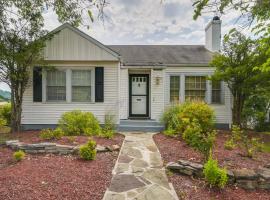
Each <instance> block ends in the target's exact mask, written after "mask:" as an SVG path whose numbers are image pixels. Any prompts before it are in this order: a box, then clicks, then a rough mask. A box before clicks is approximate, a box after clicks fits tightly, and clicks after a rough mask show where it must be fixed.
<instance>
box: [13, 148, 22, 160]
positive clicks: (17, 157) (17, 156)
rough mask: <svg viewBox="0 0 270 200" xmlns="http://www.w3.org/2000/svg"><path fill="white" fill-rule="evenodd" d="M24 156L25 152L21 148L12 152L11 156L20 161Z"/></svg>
mask: <svg viewBox="0 0 270 200" xmlns="http://www.w3.org/2000/svg"><path fill="white" fill-rule="evenodd" d="M24 157H25V153H24V152H23V151H21V150H20V151H16V152H14V153H13V158H14V159H15V160H16V161H21V160H22V159H24Z"/></svg>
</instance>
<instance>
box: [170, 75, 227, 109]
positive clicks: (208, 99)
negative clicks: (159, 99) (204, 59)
mask: <svg viewBox="0 0 270 200" xmlns="http://www.w3.org/2000/svg"><path fill="white" fill-rule="evenodd" d="M212 74H213V73H192V72H186V73H168V75H169V76H168V77H169V78H168V81H169V82H170V77H171V76H179V77H180V83H179V84H180V92H179V95H180V96H179V99H180V103H182V102H185V77H186V76H206V77H209V76H211V75H212ZM168 86H169V87H170V84H168ZM224 87H225V86H224V82H223V81H221V94H220V95H221V103H215V104H212V84H211V81H210V80H206V91H205V92H206V94H205V102H206V103H207V104H210V105H215V106H219V105H221V106H223V105H224V104H225V99H224V98H225V95H224V91H225V88H224ZM168 89H170V88H168ZM169 103H170V100H169Z"/></svg>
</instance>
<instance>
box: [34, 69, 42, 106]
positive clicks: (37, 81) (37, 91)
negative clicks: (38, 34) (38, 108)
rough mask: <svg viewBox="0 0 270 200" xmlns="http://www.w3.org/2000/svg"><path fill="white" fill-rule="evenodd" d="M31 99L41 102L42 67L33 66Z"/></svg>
mask: <svg viewBox="0 0 270 200" xmlns="http://www.w3.org/2000/svg"><path fill="white" fill-rule="evenodd" d="M33 101H34V102H42V68H41V67H34V68H33Z"/></svg>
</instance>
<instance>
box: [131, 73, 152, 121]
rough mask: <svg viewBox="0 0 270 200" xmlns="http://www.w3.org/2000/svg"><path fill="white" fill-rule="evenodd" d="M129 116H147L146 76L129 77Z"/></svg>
mask: <svg viewBox="0 0 270 200" xmlns="http://www.w3.org/2000/svg"><path fill="white" fill-rule="evenodd" d="M130 80H131V81H130V84H131V85H130V90H131V91H130V94H131V95H130V104H131V105H130V106H131V108H130V109H131V110H130V111H131V112H130V115H131V116H146V117H147V115H148V75H131V76H130Z"/></svg>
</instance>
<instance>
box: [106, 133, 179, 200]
mask: <svg viewBox="0 0 270 200" xmlns="http://www.w3.org/2000/svg"><path fill="white" fill-rule="evenodd" d="M124 135H125V136H126V137H125V140H124V142H123V145H122V148H121V151H120V153H119V157H118V160H117V162H116V164H115V167H114V170H113V172H112V173H113V178H112V180H111V185H110V187H109V188H108V189H107V191H106V193H105V195H104V198H103V200H131V199H132V200H178V197H177V195H176V193H175V190H174V189H173V186H172V184H170V183H169V182H168V179H167V176H166V173H165V169H164V168H163V162H162V159H161V156H160V153H159V151H158V148H157V146H156V144H155V143H154V141H153V139H152V136H153V133H124Z"/></svg>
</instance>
